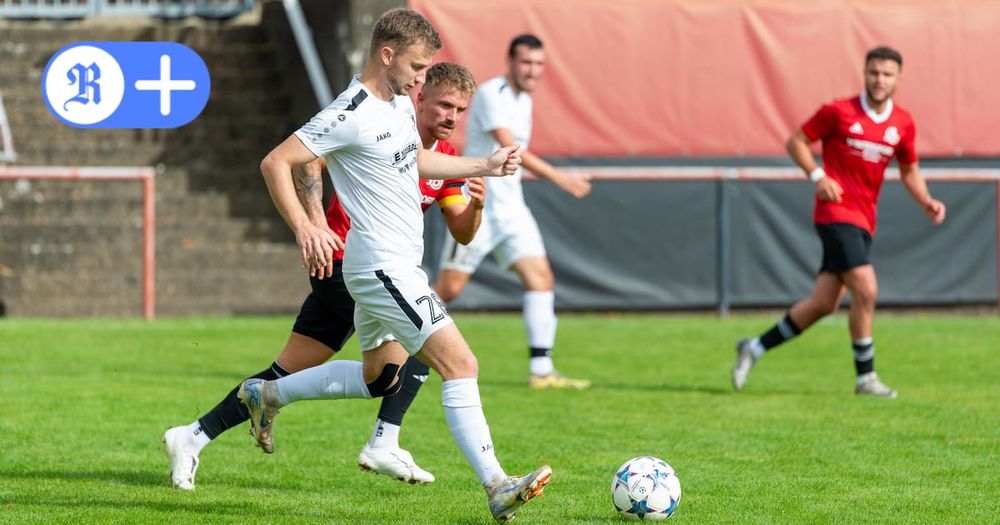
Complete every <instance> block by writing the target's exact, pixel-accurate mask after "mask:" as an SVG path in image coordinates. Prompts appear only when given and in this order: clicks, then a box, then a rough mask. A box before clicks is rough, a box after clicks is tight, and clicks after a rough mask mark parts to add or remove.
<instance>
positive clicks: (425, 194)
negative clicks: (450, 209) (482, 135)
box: [326, 140, 468, 261]
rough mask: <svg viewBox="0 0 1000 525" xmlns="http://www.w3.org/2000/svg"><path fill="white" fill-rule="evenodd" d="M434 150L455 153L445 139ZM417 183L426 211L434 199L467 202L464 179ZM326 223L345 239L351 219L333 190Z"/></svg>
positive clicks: (341, 253) (336, 256)
mask: <svg viewBox="0 0 1000 525" xmlns="http://www.w3.org/2000/svg"><path fill="white" fill-rule="evenodd" d="M434 151H437V152H439V153H444V154H446V155H456V154H457V152H456V151H455V147H454V146H452V145H451V144H449V143H448V141H445V140H439V141H437V144H436V145H435V146H434ZM419 185H420V207H421V208H422V209H423V210H424V211H427V208H430V207H431V204H434V202H435V201H437V203H438V206H440V207H441V208H444V207H445V206H448V205H451V204H455V203H458V204H465V203H467V202H468V200H467V199H466V198H465V194H464V193H462V187H463V186H465V179H449V180H430V179H420V181H419ZM326 223H327V224H328V225H330V229H331V230H333V233H336V234H337V235H338V236H340V238H341V239H342V240H346V239H347V232H348V230H350V229H351V219H350V217H348V216H347V213H346V212H345V211H344V207H343V206H341V205H340V200H339V199H337V192H333V195H331V196H330V204H329V205H328V206H327V207H326ZM333 258H334V259H335V260H337V261H341V260H343V259H344V250H340V251H339V252H336V253H334V254H333Z"/></svg>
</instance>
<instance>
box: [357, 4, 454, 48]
mask: <svg viewBox="0 0 1000 525" xmlns="http://www.w3.org/2000/svg"><path fill="white" fill-rule="evenodd" d="M416 44H423V45H425V46H427V49H428V50H429V51H435V52H436V51H437V50H438V49H441V37H440V36H438V32H437V30H436V29H434V26H432V25H431V23H430V22H429V21H428V20H427V19H426V18H424V16H423V15H421V14H420V13H418V12H416V11H413V10H410V9H403V8H398V9H390V10H388V11H386V12H385V13H383V14H382V16H380V17H378V20H376V21H375V27H373V28H372V39H371V43H370V44H369V45H368V55H369V56H375V55H377V54H378V50H379V49H381V48H382V46H385V45H391V46H392V47H393V48H394V49H395V50H396V52H397V53H403V52H405V51H406V50H407V49H408V48H409V47H410V46H413V45H416Z"/></svg>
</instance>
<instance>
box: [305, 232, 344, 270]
mask: <svg viewBox="0 0 1000 525" xmlns="http://www.w3.org/2000/svg"><path fill="white" fill-rule="evenodd" d="M295 242H296V243H298V245H299V249H301V250H302V267H303V268H307V269H308V270H309V275H310V276H311V277H316V278H317V279H322V278H323V277H330V276H331V275H333V253H334V252H337V251H340V250H342V249H344V241H342V240H341V239H340V237H338V236H337V235H335V234H334V233H333V232H332V231H330V229H329V228H320V227H317V226H315V225H313V224H311V223H308V222H307V223H305V224H303V225H302V227H301V228H299V230H298V231H296V232H295Z"/></svg>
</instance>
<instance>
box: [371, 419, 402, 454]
mask: <svg viewBox="0 0 1000 525" xmlns="http://www.w3.org/2000/svg"><path fill="white" fill-rule="evenodd" d="M368 446H369V447H371V448H399V425H393V424H392V423H386V422H385V421H382V420H381V419H375V430H373V431H372V437H370V438H368Z"/></svg>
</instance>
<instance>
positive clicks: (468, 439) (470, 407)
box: [441, 378, 507, 486]
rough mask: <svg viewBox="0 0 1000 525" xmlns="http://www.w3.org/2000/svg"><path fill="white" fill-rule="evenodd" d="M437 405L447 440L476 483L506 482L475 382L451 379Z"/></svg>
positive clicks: (443, 389)
mask: <svg viewBox="0 0 1000 525" xmlns="http://www.w3.org/2000/svg"><path fill="white" fill-rule="evenodd" d="M441 403H442V404H443V405H444V417H445V419H447V420H448V428H449V429H450V430H451V436H452V437H453V438H454V439H455V443H457V444H458V448H460V449H461V450H462V454H465V459H467V460H468V461H469V465H472V470H474V471H476V476H477V477H479V482H480V483H481V484H482V485H483V486H486V485H488V484H490V483H492V482H494V481H495V480H496V479H498V478H499V479H503V478H506V477H507V473H506V472H504V470H503V467H501V466H500V462H499V461H497V456H496V453H495V452H494V450H493V439H492V438H490V427H489V425H487V424H486V416H485V415H483V405H482V402H481V401H480V400H479V385H478V383H477V382H476V379H475V378H468V379H453V380H451V381H445V382H444V383H442V385H441Z"/></svg>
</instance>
